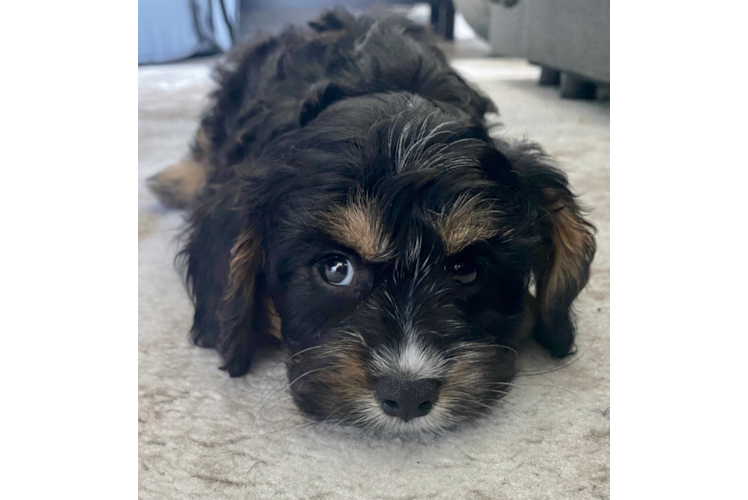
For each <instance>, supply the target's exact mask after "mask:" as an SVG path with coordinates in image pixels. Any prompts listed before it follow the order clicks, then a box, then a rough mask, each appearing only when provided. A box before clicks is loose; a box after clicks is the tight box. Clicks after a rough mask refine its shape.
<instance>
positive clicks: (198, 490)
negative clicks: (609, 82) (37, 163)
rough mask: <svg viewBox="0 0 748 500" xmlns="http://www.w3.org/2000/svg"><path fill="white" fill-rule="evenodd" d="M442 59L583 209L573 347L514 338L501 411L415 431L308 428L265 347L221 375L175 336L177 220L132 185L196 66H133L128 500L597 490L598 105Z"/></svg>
mask: <svg viewBox="0 0 748 500" xmlns="http://www.w3.org/2000/svg"><path fill="white" fill-rule="evenodd" d="M455 66H456V67H457V68H458V69H459V70H460V71H461V72H463V73H464V74H465V75H466V77H468V78H469V79H471V80H473V81H475V82H477V83H478V84H479V85H480V86H481V88H482V89H483V90H484V91H485V92H487V93H488V94H489V95H490V96H491V97H492V98H493V99H494V101H495V102H496V103H497V104H498V106H499V108H500V109H501V114H502V117H503V121H504V122H505V124H506V129H505V130H504V131H503V132H502V133H506V134H507V135H508V136H523V135H526V136H528V137H530V138H532V139H535V140H537V141H539V142H541V143H542V144H543V145H544V146H545V147H546V148H547V150H548V151H549V152H550V153H552V154H553V155H554V156H555V157H557V158H558V159H559V160H560V161H562V162H563V164H564V165H565V167H566V170H567V172H568V173H569V175H570V177H571V179H572V183H573V186H574V187H575V188H576V190H577V191H578V192H579V193H581V194H582V195H583V198H582V199H583V201H584V203H586V205H587V206H588V207H590V208H593V212H592V215H591V219H592V220H593V222H594V223H595V224H596V225H597V227H598V229H599V233H598V254H597V257H596V259H595V263H594V267H593V272H592V278H591V280H590V284H589V286H588V288H587V289H586V291H585V292H583V293H582V295H581V296H580V298H579V300H578V303H577V309H578V311H579V337H578V345H579V354H577V355H576V356H575V357H572V358H570V359H567V360H562V361H556V360H551V359H550V358H548V357H547V356H546V355H545V354H544V353H543V352H542V351H540V350H539V349H537V348H535V347H534V346H532V345H530V346H528V347H527V349H526V351H525V352H524V353H523V355H522V363H523V364H522V368H523V372H524V373H525V375H524V376H520V377H519V378H517V380H516V381H515V383H516V384H517V386H516V387H515V388H514V389H513V391H512V392H513V394H512V396H510V397H509V398H508V399H507V402H508V403H510V404H511V406H510V405H507V407H506V409H505V411H503V412H495V413H494V414H493V415H491V416H489V417H486V418H484V419H482V420H481V421H480V422H479V423H478V424H477V425H476V426H474V427H472V428H467V429H463V430H460V431H457V432H454V433H451V434H448V435H446V436H443V437H440V438H429V439H423V440H420V441H412V440H410V441H408V440H400V439H395V440H382V439H372V438H368V437H365V436H362V435H361V434H360V433H359V432H358V431H355V430H350V429H348V430H345V429H342V430H341V429H338V428H335V427H333V426H330V425H327V424H325V425H318V424H316V425H310V424H309V422H308V421H306V420H304V419H303V418H302V417H301V416H299V415H298V414H297V412H296V410H295V408H294V406H293V404H292V403H291V400H290V397H289V395H288V393H287V392H286V390H285V383H286V379H285V373H284V368H283V365H282V355H281V354H278V355H277V356H276V357H275V359H268V360H266V361H265V362H263V363H261V364H259V365H256V366H255V367H254V369H253V370H252V372H251V373H250V374H249V375H247V376H245V377H243V378H240V379H230V378H229V377H228V376H227V375H226V374H225V373H224V372H222V371H219V370H218V365H219V359H218V356H217V354H216V353H215V352H213V351H210V350H206V349H201V348H198V347H194V346H192V345H191V344H190V343H189V341H188V336H187V332H188V330H189V327H190V320H191V315H192V310H191V304H190V302H189V300H188V299H187V295H186V293H185V291H184V287H183V285H182V282H181V279H180V277H179V276H178V275H177V273H176V271H175V270H174V267H173V265H172V262H173V259H174V254H175V252H176V249H177V245H176V242H175V240H174V239H175V236H176V234H177V230H178V228H179V227H180V224H181V221H182V217H183V214H182V213H180V212H178V211H172V210H166V209H163V208H161V207H160V206H159V205H158V204H157V203H156V201H155V199H154V198H153V196H152V195H151V194H150V193H149V192H148V191H147V190H146V188H145V183H144V181H145V179H146V178H147V177H148V176H150V175H152V174H154V173H155V172H157V171H158V170H159V169H161V168H163V167H164V166H166V165H168V164H170V163H172V162H176V161H178V160H179V159H180V158H181V157H182V156H183V155H185V153H186V152H187V142H188V140H189V139H190V136H191V134H192V133H193V131H194V128H195V126H196V123H197V118H198V116H199V113H200V110H201V108H202V106H203V105H204V103H205V97H206V94H207V92H208V91H209V90H210V88H211V82H210V79H209V66H208V65H207V63H206V62H191V63H183V64H177V65H167V66H157V67H144V68H140V69H139V70H138V78H139V170H138V178H139V187H138V189H139V191H138V221H139V227H138V241H139V244H138V248H139V357H138V361H139V414H138V429H139V436H138V439H139V493H140V498H142V499H144V500H145V499H155V498H210V499H221V498H236V499H238V498H250V499H251V498H278V499H285V498H288V499H338V498H340V499H348V498H356V499H364V498H381V499H391V500H396V499H397V500H406V499H408V500H410V499H430V498H437V499H462V498H465V499H553V500H563V499H585V498H609V478H610V472H609V470H610V458H609V451H610V389H609V382H610V376H609V373H610V362H609V359H610V358H609V331H610V326H609V325H610V309H609V304H610V301H609V297H610V294H609V285H610V280H609V275H610V268H609V248H610V245H609V243H610V233H609V228H610V222H609V221H610V212H609V201H610V198H609V179H610V178H609V154H610V147H609V139H610V135H609V133H610V129H609V105H608V104H607V103H599V102H597V103H594V102H593V103H590V102H578V101H564V100H561V99H559V98H558V95H557V93H556V92H555V91H554V90H553V89H548V88H540V87H538V86H537V84H536V83H535V82H536V81H537V74H538V72H537V69H536V68H533V67H531V66H529V65H528V64H526V63H524V62H522V61H516V60H499V59H473V60H465V59H462V60H458V61H456V62H455ZM571 361H574V362H573V364H571V365H569V366H568V367H565V368H562V369H558V370H555V371H551V372H550V373H546V374H537V373H538V372H542V371H548V370H553V369H554V368H556V367H560V366H562V365H564V364H567V363H569V362H571Z"/></svg>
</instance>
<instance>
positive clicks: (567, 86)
mask: <svg viewBox="0 0 748 500" xmlns="http://www.w3.org/2000/svg"><path fill="white" fill-rule="evenodd" d="M595 87H596V85H595V84H594V83H592V82H590V81H588V80H583V79H581V78H579V77H577V76H574V75H571V74H569V73H561V82H560V85H559V92H560V93H561V97H564V98H566V99H595V95H596V89H595Z"/></svg>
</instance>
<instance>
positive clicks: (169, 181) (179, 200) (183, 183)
mask: <svg viewBox="0 0 748 500" xmlns="http://www.w3.org/2000/svg"><path fill="white" fill-rule="evenodd" d="M146 184H147V185H148V189H150V190H151V192H152V193H153V194H155V195H156V197H157V198H158V200H159V201H160V202H161V203H162V204H163V205H164V206H166V207H169V208H180V209H184V208H189V206H190V204H191V203H192V201H193V200H194V199H195V198H196V197H197V195H198V194H199V193H200V191H202V189H203V188H204V187H205V184H206V169H205V166H204V165H203V164H201V163H199V162H197V161H194V160H188V161H183V162H181V163H177V164H176V165H172V166H170V167H167V168H165V169H164V170H162V171H161V172H159V173H158V174H156V175H154V176H153V177H149V178H148V179H147V180H146Z"/></svg>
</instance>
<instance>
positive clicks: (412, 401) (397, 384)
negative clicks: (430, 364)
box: [375, 377, 439, 422]
mask: <svg viewBox="0 0 748 500" xmlns="http://www.w3.org/2000/svg"><path fill="white" fill-rule="evenodd" d="M375 393H376V397H377V399H378V400H379V403H380V405H381V406H382V410H383V411H384V412H385V413H386V414H387V415H390V416H393V417H399V418H401V419H402V420H404V421H406V422H407V421H408V420H410V419H413V418H418V417H423V416H424V415H427V414H428V413H429V412H430V411H431V408H432V407H433V406H434V403H436V400H437V399H439V383H438V382H437V381H436V380H434V379H421V380H413V381H406V380H400V379H397V378H394V377H381V378H380V379H379V380H377V386H376V390H375Z"/></svg>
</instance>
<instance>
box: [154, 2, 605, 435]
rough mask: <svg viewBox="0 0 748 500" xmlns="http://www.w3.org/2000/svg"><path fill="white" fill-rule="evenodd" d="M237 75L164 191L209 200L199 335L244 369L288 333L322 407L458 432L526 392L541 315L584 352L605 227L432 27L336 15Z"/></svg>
mask: <svg viewBox="0 0 748 500" xmlns="http://www.w3.org/2000/svg"><path fill="white" fill-rule="evenodd" d="M217 79H218V84H219V86H218V90H217V91H216V92H215V94H214V95H213V104H212V107H211V108H210V109H209V110H208V112H207V114H206V115H205V116H204V118H203V120H202V122H201V126H200V129H199V131H198V133H197V136H196V139H195V141H194V144H193V152H192V155H191V158H190V159H189V160H187V161H186V162H183V163H181V164H179V165H176V166H174V167H171V168H170V169H167V170H166V171H164V172H162V173H161V174H159V175H158V176H156V177H154V178H153V179H151V180H149V184H150V185H151V188H152V189H153V190H154V191H155V192H156V193H157V194H158V195H159V196H160V197H161V199H162V200H163V201H164V203H166V204H170V205H172V206H180V207H189V208H190V210H191V216H190V219H189V229H188V231H187V238H186V245H185V247H184V249H183V251H182V253H181V257H182V258H183V261H184V264H185V267H186V275H187V280H188V284H189V287H190V290H191V294H192V298H193V300H194V304H195V316H194V324H193V326H192V332H191V335H192V339H193V341H194V342H195V343H196V344H197V345H199V346H203V347H211V348H215V349H216V350H217V351H218V352H219V353H220V354H221V356H222V358H223V366H222V369H224V370H226V371H227V372H228V374H229V375H231V376H232V377H238V376H242V375H244V374H245V373H247V371H248V370H249V368H250V361H251V357H252V355H253V353H256V352H257V351H258V350H259V349H260V348H261V347H262V346H264V345H266V344H268V343H271V342H272V340H273V339H282V341H283V343H284V344H285V345H287V346H288V349H289V351H290V357H289V358H288V361H287V367H288V378H289V381H290V390H291V393H292V395H293V398H294V400H295V402H296V404H297V405H298V407H299V409H300V410H302V411H303V412H304V413H306V414H308V415H309V416H311V417H313V418H315V419H320V420H326V421H329V422H339V423H346V424H353V425H356V426H360V427H364V428H370V429H379V430H385V431H393V432H395V433H409V432H421V431H426V432H429V431H431V432H438V431H441V430H445V429H450V428H453V427H455V426H458V425H460V424H461V423H465V422H467V421H472V420H474V419H475V417H476V415H479V414H481V413H483V412H485V411H486V409H487V408H490V407H491V406H492V405H493V404H494V403H495V402H496V401H497V400H499V399H500V398H501V397H502V396H503V395H505V394H506V393H507V392H508V390H509V385H508V383H509V381H511V380H512V378H513V376H514V375H515V371H516V368H515V360H516V351H515V346H516V341H517V339H518V337H519V336H520V335H521V334H522V332H523V330H524V329H528V328H529V329H531V332H532V335H533V336H534V338H535V339H536V340H537V342H539V343H540V344H541V345H542V346H543V347H545V348H546V349H547V350H548V351H549V352H550V353H551V354H552V355H553V356H556V357H563V356H566V355H567V354H569V352H570V351H571V350H572V347H573V346H574V333H575V331H574V318H573V313H572V303H573V301H574V299H575V298H576V297H577V295H578V294H579V292H580V291H581V290H582V288H583V287H584V286H585V284H586V282H587V278H588V275H589V269H590V263H591V261H592V258H593V256H594V253H595V240H594V237H593V232H594V230H593V227H592V226H591V225H590V223H589V222H587V221H586V220H585V219H584V218H583V216H582V213H581V211H580V207H579V205H578V204H577V202H576V201H575V197H574V196H573V195H572V192H571V191H570V189H569V185H568V182H567V179H566V177H565V176H564V174H563V173H562V172H561V171H559V170H557V169H556V168H555V167H554V166H553V164H552V162H551V160H550V159H549V158H548V157H547V156H546V155H545V154H544V153H543V152H542V150H541V148H540V147H539V146H537V145H536V144H533V143H530V142H508V141H505V140H498V139H492V138H490V137H489V134H488V131H487V127H486V124H485V122H484V118H483V117H484V114H485V113H486V112H488V111H495V107H494V105H493V104H492V103H491V102H490V101H489V100H488V99H487V98H486V97H484V96H483V95H481V94H480V93H479V92H477V91H476V90H474V89H473V88H471V87H470V86H469V85H468V84H467V83H466V82H465V81H464V80H463V79H462V78H461V77H460V76H459V75H457V74H456V73H455V72H454V71H453V70H452V69H450V67H449V65H448V64H447V62H446V59H445V57H444V55H443V54H442V53H441V52H440V51H439V50H438V49H437V48H436V47H435V45H434V44H433V41H432V40H431V38H430V35H429V33H428V31H427V30H426V28H424V27H421V26H418V25H416V24H414V23H412V22H410V21H407V20H405V19H402V18H397V17H390V18H383V19H375V18H370V17H361V18H358V19H356V18H354V17H352V16H351V15H349V14H348V13H346V12H345V11H342V10H337V11H332V12H328V13H326V14H325V15H323V16H322V17H321V18H320V19H319V20H317V21H315V22H312V23H310V24H309V26H307V27H301V28H289V29H288V30H286V31H285V32H283V33H282V34H281V35H279V36H277V37H271V38H267V39H265V40H264V41H261V42H259V43H255V44H253V45H247V46H242V47H239V48H237V49H236V50H235V51H234V52H233V53H232V54H230V55H229V56H228V59H227V61H226V62H225V63H224V64H223V67H222V68H221V69H220V70H219V73H218V77H217ZM531 291H534V295H533V294H531Z"/></svg>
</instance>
